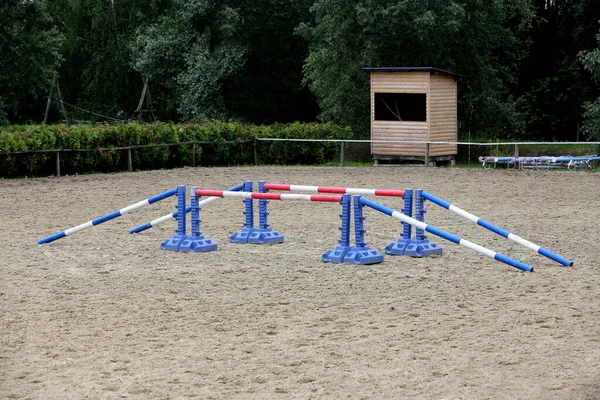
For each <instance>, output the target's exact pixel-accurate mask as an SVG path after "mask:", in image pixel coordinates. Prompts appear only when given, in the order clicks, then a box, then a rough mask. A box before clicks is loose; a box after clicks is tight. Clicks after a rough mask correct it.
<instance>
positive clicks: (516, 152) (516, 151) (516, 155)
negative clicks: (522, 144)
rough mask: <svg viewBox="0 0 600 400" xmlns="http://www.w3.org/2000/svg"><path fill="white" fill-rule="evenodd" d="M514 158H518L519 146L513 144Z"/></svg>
mask: <svg viewBox="0 0 600 400" xmlns="http://www.w3.org/2000/svg"><path fill="white" fill-rule="evenodd" d="M515 157H519V145H518V144H515Z"/></svg>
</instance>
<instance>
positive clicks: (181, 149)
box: [0, 121, 352, 177]
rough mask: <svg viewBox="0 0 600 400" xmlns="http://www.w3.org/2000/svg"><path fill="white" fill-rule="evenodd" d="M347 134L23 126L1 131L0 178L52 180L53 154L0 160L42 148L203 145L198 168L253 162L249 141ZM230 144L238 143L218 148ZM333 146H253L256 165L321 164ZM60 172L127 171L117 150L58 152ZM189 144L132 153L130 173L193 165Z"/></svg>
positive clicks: (308, 128)
mask: <svg viewBox="0 0 600 400" xmlns="http://www.w3.org/2000/svg"><path fill="white" fill-rule="evenodd" d="M351 136H352V132H351V131H350V129H348V128H343V127H341V126H338V125H334V124H316V123H308V124H301V123H292V124H273V125H268V126H267V125H246V124H241V123H238V122H219V121H211V122H206V123H203V124H173V123H168V124H167V123H157V124H152V125H142V124H138V123H131V124H126V125H84V126H73V127H71V128H66V127H65V126H64V125H63V124H59V125H28V126H14V127H5V128H3V129H0V176H2V177H13V176H31V175H36V176H40V175H42V176H43V175H51V174H52V173H53V172H54V170H55V165H54V162H55V155H54V154H52V153H34V154H18V155H11V156H7V155H1V153H10V152H16V151H28V150H46V149H72V150H76V149H96V148H113V147H125V146H138V145H151V144H165V143H180V142H192V141H208V142H211V143H208V144H207V143H202V144H198V145H197V146H196V163H197V165H204V166H212V165H240V164H252V163H253V162H254V142H255V138H256V137H263V138H305V139H349V138H351ZM225 141H233V142H238V141H239V143H223V142H225ZM338 148H339V145H338V144H336V143H301V142H295V143H290V142H258V143H257V154H258V156H259V157H258V161H259V163H265V164H287V165H289V164H323V163H325V162H327V161H329V160H331V159H332V158H333V157H334V155H335V154H336V152H337V151H338ZM60 157H61V169H62V170H63V172H64V173H85V172H92V171H102V172H113V171H123V170H126V169H127V153H125V152H123V151H122V150H114V151H113V150H110V151H93V152H61V155H60ZM193 157H194V154H193V147H192V146H191V145H181V146H171V147H155V148H144V149H134V150H132V164H133V168H134V169H157V168H173V167H181V166H185V165H192V160H193Z"/></svg>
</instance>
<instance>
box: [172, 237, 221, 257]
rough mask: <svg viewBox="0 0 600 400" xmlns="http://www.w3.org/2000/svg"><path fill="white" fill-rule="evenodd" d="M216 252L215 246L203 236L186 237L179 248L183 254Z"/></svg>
mask: <svg viewBox="0 0 600 400" xmlns="http://www.w3.org/2000/svg"><path fill="white" fill-rule="evenodd" d="M215 250H217V244H216V243H215V242H213V241H212V240H210V239H206V238H205V237H204V236H187V237H186V238H185V239H184V240H183V241H182V242H181V245H180V246H179V251H182V252H185V253H204V252H207V251H215Z"/></svg>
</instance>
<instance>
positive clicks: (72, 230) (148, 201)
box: [38, 184, 243, 244]
mask: <svg viewBox="0 0 600 400" xmlns="http://www.w3.org/2000/svg"><path fill="white" fill-rule="evenodd" d="M183 188H184V190H185V186H184V187H183ZM242 188H243V184H240V185H237V186H234V187H232V188H230V189H228V190H231V191H237V190H241V189H242ZM178 190H179V188H175V189H171V190H167V191H166V192H163V193H160V194H157V195H156V196H152V197H149V198H147V199H146V200H142V201H139V202H137V203H135V204H132V205H130V206H127V207H125V208H122V209H120V210H117V211H113V212H111V213H109V214H106V215H104V216H102V217H99V218H96V219H93V220H91V221H88V222H85V223H83V224H80V225H77V226H75V227H73V228H70V229H67V230H64V231H61V232H58V233H55V234H54V235H50V236H48V237H45V238H42V239H40V240H38V244H45V243H50V242H53V241H55V240H58V239H62V238H64V237H66V236H69V235H72V234H73V233H76V232H79V231H82V230H84V229H87V228H91V227H92V226H96V225H99V224H102V223H104V222H107V221H110V220H112V219H115V218H117V217H120V216H122V215H124V214H127V213H129V212H131V211H134V210H137V209H139V208H142V207H144V206H147V205H150V204H153V203H157V202H159V201H161V200H164V199H166V198H169V197H172V196H175V195H177V194H178ZM218 199H219V197H209V198H207V199H204V200H203V201H202V202H201V203H200V204H199V206H203V205H206V204H210V203H212V202H214V201H216V200H218ZM191 209H192V207H191V206H189V207H186V208H185V213H189V212H190V211H191ZM178 214H179V212H178V211H176V212H174V213H172V214H168V215H165V216H164V217H161V218H158V219H155V220H154V221H151V222H148V223H146V224H143V225H140V226H138V227H136V228H133V229H132V230H130V231H129V233H137V232H141V231H143V230H146V229H149V228H151V227H153V226H156V225H158V224H160V223H163V222H165V221H168V220H170V219H172V218H177V216H178Z"/></svg>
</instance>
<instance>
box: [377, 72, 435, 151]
mask: <svg viewBox="0 0 600 400" xmlns="http://www.w3.org/2000/svg"><path fill="white" fill-rule="evenodd" d="M375 93H425V94H426V95H427V97H428V98H429V72H371V139H372V140H414V141H424V140H427V138H428V132H429V123H428V122H414V121H375ZM427 121H429V106H428V107H427ZM371 154H373V155H378V156H406V157H423V156H425V146H424V145H410V144H403V143H399V144H394V143H372V144H371Z"/></svg>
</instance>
